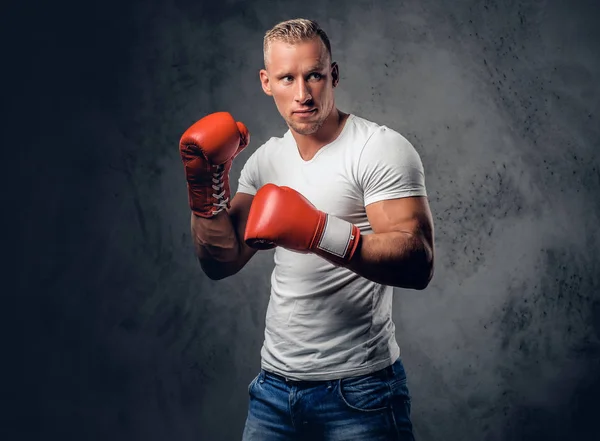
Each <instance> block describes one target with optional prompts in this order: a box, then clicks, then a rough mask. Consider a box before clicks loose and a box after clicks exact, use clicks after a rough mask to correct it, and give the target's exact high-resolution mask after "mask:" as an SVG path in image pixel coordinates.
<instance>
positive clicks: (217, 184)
mask: <svg viewBox="0 0 600 441" xmlns="http://www.w3.org/2000/svg"><path fill="white" fill-rule="evenodd" d="M214 167H215V172H214V173H213V179H212V181H213V186H212V188H213V190H215V191H217V192H218V191H220V193H213V197H214V198H215V199H216V200H217V201H216V202H213V205H214V206H215V207H216V208H215V209H214V210H213V215H215V214H217V213H220V212H221V211H223V210H224V209H226V208H227V203H228V202H229V198H228V197H227V198H226V197H225V181H224V179H223V178H224V176H225V166H224V165H215V166H214Z"/></svg>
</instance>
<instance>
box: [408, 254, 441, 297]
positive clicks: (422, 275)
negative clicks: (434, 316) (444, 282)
mask: <svg viewBox="0 0 600 441" xmlns="http://www.w3.org/2000/svg"><path fill="white" fill-rule="evenodd" d="M434 272H435V270H434V261H433V256H431V255H429V256H428V257H427V258H426V259H425V262H423V263H422V264H421V266H420V270H419V271H416V273H417V274H418V276H417V277H415V279H414V282H413V284H412V285H413V286H411V288H412V289H414V290H416V291H423V290H424V289H425V288H427V287H428V286H429V283H430V282H431V280H432V279H433V274H434Z"/></svg>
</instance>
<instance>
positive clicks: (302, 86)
mask: <svg viewBox="0 0 600 441" xmlns="http://www.w3.org/2000/svg"><path fill="white" fill-rule="evenodd" d="M310 100H312V95H311V94H310V89H309V88H308V84H307V82H306V81H304V80H300V81H298V89H297V90H296V101H297V102H299V103H301V104H304V103H306V102H308V101H310Z"/></svg>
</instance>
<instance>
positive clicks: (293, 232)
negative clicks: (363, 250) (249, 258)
mask: <svg viewBox="0 0 600 441" xmlns="http://www.w3.org/2000/svg"><path fill="white" fill-rule="evenodd" d="M244 240H245V242H246V244H248V245H249V246H251V247H253V248H257V249H270V248H274V247H276V246H281V247H284V248H287V249H290V250H294V251H298V252H302V253H308V252H312V253H315V254H317V255H319V256H321V257H324V258H325V259H327V260H329V261H331V262H333V263H335V264H340V265H343V264H345V263H348V262H349V261H350V259H352V256H353V255H354V252H355V251H356V247H357V246H358V243H359V240H360V230H359V229H358V227H357V226H356V225H354V224H352V223H350V222H348V221H345V220H343V219H340V218H339V217H335V216H332V215H330V214H327V213H324V212H322V211H320V210H317V209H316V208H315V206H314V205H313V204H311V203H310V201H308V200H307V199H306V198H305V197H304V196H302V195H301V194H300V193H298V192H297V191H296V190H293V189H291V188H289V187H278V186H277V185H274V184H266V185H264V186H263V187H261V188H260V189H259V190H258V192H257V193H256V195H255V196H254V199H253V200H252V205H251V207H250V213H249V214H248V221H247V223H246V232H245V235H244Z"/></svg>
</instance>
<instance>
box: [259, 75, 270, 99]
mask: <svg viewBox="0 0 600 441" xmlns="http://www.w3.org/2000/svg"><path fill="white" fill-rule="evenodd" d="M259 77H260V84H261V86H262V90H263V92H264V93H266V94H267V95H269V96H273V93H272V92H271V85H270V83H269V74H268V73H267V71H266V70H265V69H261V70H260V72H259Z"/></svg>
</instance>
